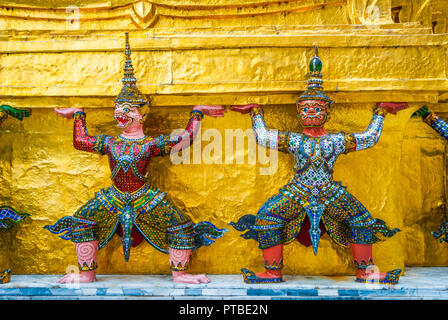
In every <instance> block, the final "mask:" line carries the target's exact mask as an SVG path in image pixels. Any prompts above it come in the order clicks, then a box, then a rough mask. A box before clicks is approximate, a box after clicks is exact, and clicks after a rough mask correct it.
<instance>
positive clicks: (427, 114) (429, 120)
mask: <svg viewBox="0 0 448 320" xmlns="http://www.w3.org/2000/svg"><path fill="white" fill-rule="evenodd" d="M417 116H420V117H421V118H422V119H423V122H425V123H426V124H427V125H429V126H430V127H431V128H433V129H434V130H435V131H436V132H437V133H438V134H440V135H441V136H442V137H443V138H445V140H448V123H446V122H445V121H443V120H442V119H440V118H439V117H438V116H437V115H436V114H435V113H434V112H431V111H429V109H428V107H427V106H423V107H421V108H420V109H418V110H417V111H416V112H414V113H413V114H412V116H411V118H413V117H417Z"/></svg>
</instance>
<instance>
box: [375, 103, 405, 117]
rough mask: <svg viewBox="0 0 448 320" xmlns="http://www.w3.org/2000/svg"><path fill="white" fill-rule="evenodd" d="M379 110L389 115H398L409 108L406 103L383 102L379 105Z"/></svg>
mask: <svg viewBox="0 0 448 320" xmlns="http://www.w3.org/2000/svg"><path fill="white" fill-rule="evenodd" d="M378 107H379V108H383V109H385V110H386V111H387V112H388V113H391V114H397V112H398V111H401V110H404V109H407V108H409V106H408V104H407V103H404V102H381V103H379V104H378Z"/></svg>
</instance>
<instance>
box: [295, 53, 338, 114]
mask: <svg viewBox="0 0 448 320" xmlns="http://www.w3.org/2000/svg"><path fill="white" fill-rule="evenodd" d="M314 49H315V54H314V56H313V57H312V58H311V60H310V64H309V69H310V72H309V73H308V81H307V83H308V88H307V89H306V91H305V92H304V93H303V94H302V95H301V96H300V97H299V99H298V100H297V103H298V102H300V101H305V100H320V101H325V102H328V106H329V107H330V106H331V105H332V104H333V102H334V101H333V100H332V99H331V98H330V97H328V96H327V95H326V94H325V93H324V88H323V86H322V85H323V83H324V81H323V80H322V60H320V57H319V50H318V47H317V46H315V47H314Z"/></svg>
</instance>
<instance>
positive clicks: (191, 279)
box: [173, 272, 210, 284]
mask: <svg viewBox="0 0 448 320" xmlns="http://www.w3.org/2000/svg"><path fill="white" fill-rule="evenodd" d="M173 281H174V282H178V283H192V284H199V283H209V282H210V279H209V278H208V277H207V276H206V275H205V274H194V275H193V274H189V273H183V272H176V273H174V272H173Z"/></svg>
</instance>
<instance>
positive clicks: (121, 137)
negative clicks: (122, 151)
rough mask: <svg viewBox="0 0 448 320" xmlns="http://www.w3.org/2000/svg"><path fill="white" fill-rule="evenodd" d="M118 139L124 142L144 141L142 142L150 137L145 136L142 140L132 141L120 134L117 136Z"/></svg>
mask: <svg viewBox="0 0 448 320" xmlns="http://www.w3.org/2000/svg"><path fill="white" fill-rule="evenodd" d="M117 138H118V139H120V140H123V141H142V140H145V139H147V138H148V136H143V137H141V138H135V139H132V138H125V137H123V136H122V135H121V134H119V135H118V136H117Z"/></svg>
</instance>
